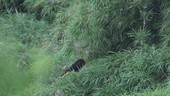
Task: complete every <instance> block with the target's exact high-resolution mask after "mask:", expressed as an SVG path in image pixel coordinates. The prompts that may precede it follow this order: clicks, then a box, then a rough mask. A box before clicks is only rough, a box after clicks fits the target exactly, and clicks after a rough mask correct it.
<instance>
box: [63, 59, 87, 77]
mask: <svg viewBox="0 0 170 96" xmlns="http://www.w3.org/2000/svg"><path fill="white" fill-rule="evenodd" d="M84 65H85V61H84V60H83V59H78V60H77V61H76V62H74V63H73V64H72V65H71V66H70V67H68V68H65V69H64V72H63V73H62V74H61V75H60V76H61V77H62V76H64V75H65V74H66V73H67V72H71V71H75V72H79V70H80V69H81V68H82V67H83V66H84Z"/></svg>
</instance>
